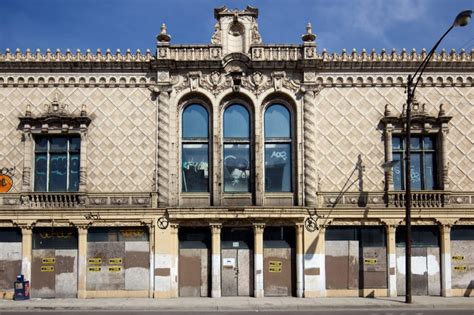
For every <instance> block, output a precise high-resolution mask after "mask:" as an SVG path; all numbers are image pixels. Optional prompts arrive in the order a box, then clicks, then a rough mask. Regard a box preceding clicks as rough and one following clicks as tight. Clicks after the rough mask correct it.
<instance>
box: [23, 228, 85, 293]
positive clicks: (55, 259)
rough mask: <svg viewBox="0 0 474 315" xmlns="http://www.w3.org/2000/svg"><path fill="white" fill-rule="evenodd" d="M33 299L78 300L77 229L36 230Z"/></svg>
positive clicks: (34, 238) (34, 232)
mask: <svg viewBox="0 0 474 315" xmlns="http://www.w3.org/2000/svg"><path fill="white" fill-rule="evenodd" d="M32 256H33V261H32V265H31V296H32V297H34V298H74V297H76V295H77V231H76V230H75V229H73V228H38V229H35V230H33V255H32Z"/></svg>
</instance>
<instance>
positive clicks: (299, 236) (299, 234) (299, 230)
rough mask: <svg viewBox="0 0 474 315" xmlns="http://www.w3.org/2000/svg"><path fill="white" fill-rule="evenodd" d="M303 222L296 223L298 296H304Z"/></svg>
mask: <svg viewBox="0 0 474 315" xmlns="http://www.w3.org/2000/svg"><path fill="white" fill-rule="evenodd" d="M303 229H304V225H303V223H297V224H296V228H295V230H296V296H297V297H299V298H302V297H303V293H304V292H303V290H304V282H303V277H304V263H303V255H304V254H303Z"/></svg>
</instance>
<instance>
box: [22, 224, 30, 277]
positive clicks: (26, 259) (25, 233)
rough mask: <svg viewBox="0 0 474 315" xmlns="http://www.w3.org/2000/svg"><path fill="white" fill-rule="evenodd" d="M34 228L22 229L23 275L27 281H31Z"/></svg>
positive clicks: (23, 227)
mask: <svg viewBox="0 0 474 315" xmlns="http://www.w3.org/2000/svg"><path fill="white" fill-rule="evenodd" d="M32 230H33V228H32V227H31V226H22V227H21V235H22V241H21V254H22V255H21V257H22V258H21V273H22V274H23V275H24V276H25V279H26V280H29V281H31V261H32V259H31V256H32V249H33V246H32V245H33V231H32Z"/></svg>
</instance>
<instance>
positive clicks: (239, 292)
mask: <svg viewBox="0 0 474 315" xmlns="http://www.w3.org/2000/svg"><path fill="white" fill-rule="evenodd" d="M221 242H222V244H221V257H222V262H221V266H222V272H221V281H222V288H221V290H222V295H223V296H250V295H251V294H253V231H252V229H251V228H247V227H224V228H222V234H221Z"/></svg>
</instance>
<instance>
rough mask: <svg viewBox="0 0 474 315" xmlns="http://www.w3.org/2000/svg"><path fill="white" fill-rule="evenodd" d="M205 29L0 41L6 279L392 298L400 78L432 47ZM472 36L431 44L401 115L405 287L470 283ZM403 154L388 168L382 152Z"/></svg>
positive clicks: (0, 241) (424, 291)
mask: <svg viewBox="0 0 474 315" xmlns="http://www.w3.org/2000/svg"><path fill="white" fill-rule="evenodd" d="M214 14H215V18H216V24H215V33H214V35H213V36H212V39H211V44H209V45H173V44H172V43H171V42H172V41H171V36H170V35H169V34H168V31H167V29H166V27H165V26H164V25H163V26H162V28H161V33H160V34H159V35H158V36H157V42H156V53H151V52H150V51H146V52H140V51H136V52H135V53H132V52H131V51H130V50H127V51H126V52H120V51H117V52H116V53H112V52H111V51H109V50H107V51H105V52H101V51H100V50H98V51H97V52H95V53H92V52H91V51H90V50H87V51H86V52H81V51H77V52H71V51H69V50H67V51H65V52H61V51H56V52H52V51H50V50H47V51H46V52H41V51H38V50H37V51H30V50H26V51H24V52H21V51H19V50H16V51H10V50H8V49H6V50H4V51H3V52H2V53H0V104H1V106H0V114H1V116H0V132H1V135H2V136H1V137H0V161H1V164H0V168H1V170H2V173H1V175H0V176H1V177H0V183H1V186H0V191H1V193H0V291H2V292H3V296H4V297H9V296H11V294H12V282H13V281H14V278H15V276H16V275H17V274H18V273H20V272H21V273H23V274H24V275H25V276H26V278H27V279H29V280H30V281H31V294H32V296H33V297H76V296H77V297H78V298H87V297H154V298H165V297H177V296H212V297H219V296H249V295H250V296H255V297H262V296H287V295H288V296H298V297H303V296H304V297H325V296H368V295H376V296H396V295H397V294H398V295H401V294H404V243H403V234H404V216H405V209H404V193H403V189H404V178H403V175H402V174H403V167H404V163H403V153H404V148H405V144H404V143H403V137H402V136H403V134H404V121H405V114H404V112H403V110H404V103H405V99H406V96H405V94H404V92H405V85H406V79H407V76H408V74H410V73H413V72H414V70H415V69H416V67H417V66H418V64H419V63H420V61H421V60H422V59H423V58H424V57H425V56H426V51H424V50H423V51H421V52H417V51H415V50H412V51H405V50H402V51H401V52H397V51H390V52H388V51H385V50H383V51H382V52H380V53H376V52H375V51H370V52H367V51H365V50H363V51H362V52H356V51H350V52H347V51H345V50H344V51H342V53H340V54H337V53H329V52H327V51H326V50H321V49H318V48H317V42H316V40H315V39H316V36H315V35H314V34H313V32H312V29H311V26H310V25H308V26H307V30H306V32H305V34H304V35H303V36H302V40H303V41H302V43H301V44H299V45H286V44H285V45H268V44H263V43H262V38H261V36H260V34H259V29H258V24H257V17H258V10H257V9H255V8H252V7H247V8H246V9H244V10H229V9H227V8H225V7H223V8H218V9H215V12H214ZM473 72H474V51H470V52H466V51H464V50H462V51H460V52H456V51H454V50H453V51H450V52H446V51H444V50H443V51H441V52H440V53H439V54H436V55H435V56H434V58H433V60H432V61H431V63H430V65H429V66H428V69H427V71H426V73H425V75H424V76H423V79H422V82H421V85H420V86H419V87H418V90H417V95H416V102H415V104H414V119H413V120H414V123H413V126H412V133H413V137H412V140H411V142H412V147H413V150H412V151H413V160H412V161H413V176H412V179H411V180H412V184H413V188H414V189H415V192H414V193H413V198H414V206H413V211H412V217H413V223H412V224H413V225H414V226H413V246H414V249H413V255H414V257H413V274H414V275H413V277H414V280H413V284H414V293H415V294H418V295H443V296H452V295H455V296H463V295H473V293H472V292H473V288H474V284H473V281H472V279H473V278H474V145H473V143H474V128H473V125H474V104H473V100H474V87H473ZM393 160H395V161H398V163H396V164H395V166H394V167H393V168H392V169H387V170H385V169H384V168H382V166H381V165H382V164H383V163H384V162H387V161H393Z"/></svg>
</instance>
